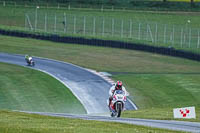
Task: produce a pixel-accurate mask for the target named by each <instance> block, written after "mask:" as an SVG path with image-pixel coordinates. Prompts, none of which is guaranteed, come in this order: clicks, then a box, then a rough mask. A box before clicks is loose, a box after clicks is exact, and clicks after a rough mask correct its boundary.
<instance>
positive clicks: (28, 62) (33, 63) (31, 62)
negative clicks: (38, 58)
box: [25, 57, 35, 66]
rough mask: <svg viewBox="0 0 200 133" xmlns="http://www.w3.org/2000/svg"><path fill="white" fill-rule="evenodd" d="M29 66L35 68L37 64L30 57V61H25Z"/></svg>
mask: <svg viewBox="0 0 200 133" xmlns="http://www.w3.org/2000/svg"><path fill="white" fill-rule="evenodd" d="M25 60H26V62H27V65H28V66H35V62H34V61H33V58H32V57H29V58H28V59H25Z"/></svg>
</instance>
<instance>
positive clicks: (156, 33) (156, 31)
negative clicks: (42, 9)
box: [154, 23, 158, 44]
mask: <svg viewBox="0 0 200 133" xmlns="http://www.w3.org/2000/svg"><path fill="white" fill-rule="evenodd" d="M157 36H158V24H157V23H156V29H155V39H154V42H155V44H156V43H157Z"/></svg>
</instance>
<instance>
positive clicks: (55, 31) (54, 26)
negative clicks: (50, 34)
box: [54, 13, 57, 32]
mask: <svg viewBox="0 0 200 133" xmlns="http://www.w3.org/2000/svg"><path fill="white" fill-rule="evenodd" d="M56 24H57V17H56V13H55V22H54V32H56Z"/></svg>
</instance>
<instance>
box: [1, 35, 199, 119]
mask: <svg viewBox="0 0 200 133" xmlns="http://www.w3.org/2000/svg"><path fill="white" fill-rule="evenodd" d="M0 39H1V42H0V52H7V53H17V54H27V53H29V54H31V55H33V56H40V57H47V58H52V59H56V60H61V61H66V62H70V63H73V64H76V65H79V66H82V67H86V68H90V69H95V70H97V71H106V72H110V73H112V74H113V77H112V78H113V79H115V80H122V81H123V82H124V84H125V86H126V87H127V90H128V91H129V92H130V98H131V99H132V100H133V101H134V102H135V103H136V104H137V106H138V107H139V109H140V111H141V112H142V111H143V110H144V112H143V113H144V114H143V116H144V117H145V116H147V115H145V114H146V111H145V110H148V112H150V113H154V112H155V110H156V109H158V111H159V112H158V113H159V114H162V112H166V113H167V112H169V111H171V112H170V113H172V109H173V108H179V107H187V106H195V107H196V108H197V110H196V111H197V112H199V107H200V105H199V101H200V99H199V96H200V95H199V94H200V93H199V87H200V77H199V76H200V69H199V67H200V62H196V61H191V60H186V59H181V58H174V57H168V56H162V55H157V54H151V53H145V52H139V51H134V50H123V49H115V48H103V47H94V46H85V45H77V44H63V43H54V42H50V41H39V40H34V39H27V38H16V37H8V36H0ZM132 113H137V112H135V111H133V112H131V113H130V114H129V112H127V113H125V115H124V117H130V115H131V116H132V117H141V113H139V114H138V115H133V114H132ZM198 114H199V113H198ZM198 114H197V118H198V119H197V120H196V121H200V120H199V117H200V116H199V115H198ZM153 116H154V115H153ZM146 118H149V117H146ZM152 118H154V117H152ZM155 118H156V119H159V118H160V119H173V118H172V117H171V115H170V116H169V117H165V115H163V116H160V117H159V118H157V117H155Z"/></svg>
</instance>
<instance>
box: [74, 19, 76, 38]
mask: <svg viewBox="0 0 200 133" xmlns="http://www.w3.org/2000/svg"><path fill="white" fill-rule="evenodd" d="M75 33H76V16H74V34H75Z"/></svg>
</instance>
